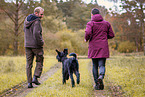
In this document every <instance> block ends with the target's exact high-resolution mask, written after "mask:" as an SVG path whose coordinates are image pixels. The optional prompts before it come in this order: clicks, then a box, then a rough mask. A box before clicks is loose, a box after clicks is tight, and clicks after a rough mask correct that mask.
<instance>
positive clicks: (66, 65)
mask: <svg viewBox="0 0 145 97" xmlns="http://www.w3.org/2000/svg"><path fill="white" fill-rule="evenodd" d="M56 52H57V53H58V55H57V56H56V58H57V60H58V62H62V75H63V80H62V82H63V84H65V83H66V80H68V79H69V76H70V78H71V83H72V87H74V86H75V81H74V78H73V73H75V75H76V77H77V84H79V83H80V73H79V64H78V60H77V59H76V57H77V55H76V54H75V53H70V54H69V56H73V57H72V58H67V55H68V49H64V51H63V52H59V51H58V50H56Z"/></svg>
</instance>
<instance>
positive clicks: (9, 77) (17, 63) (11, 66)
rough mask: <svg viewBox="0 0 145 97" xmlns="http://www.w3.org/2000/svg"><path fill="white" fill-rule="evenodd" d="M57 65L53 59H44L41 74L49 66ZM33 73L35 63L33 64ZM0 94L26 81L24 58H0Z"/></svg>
mask: <svg viewBox="0 0 145 97" xmlns="http://www.w3.org/2000/svg"><path fill="white" fill-rule="evenodd" d="M55 63H57V60H56V59H55V58H54V57H48V56H46V57H45V60H44V67H43V73H45V72H46V71H48V70H49V69H50V67H51V66H53V65H54V64H55ZM33 64H34V66H33V71H34V67H35V62H34V63H33ZM0 73H1V74H2V76H0V93H1V92H2V91H4V90H6V89H9V88H11V87H13V86H15V85H17V84H19V83H21V82H24V81H26V58H25V57H24V56H17V57H8V56H1V57H0Z"/></svg>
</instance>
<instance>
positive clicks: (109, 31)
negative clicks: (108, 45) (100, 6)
mask: <svg viewBox="0 0 145 97" xmlns="http://www.w3.org/2000/svg"><path fill="white" fill-rule="evenodd" d="M113 37H115V34H114V32H113V30H112V27H111V24H110V23H108V33H107V38H108V39H112V38H113Z"/></svg>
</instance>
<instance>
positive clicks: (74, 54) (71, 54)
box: [69, 53, 77, 59]
mask: <svg viewBox="0 0 145 97" xmlns="http://www.w3.org/2000/svg"><path fill="white" fill-rule="evenodd" d="M69 56H73V57H75V59H76V58H77V54H76V53H70V54H69Z"/></svg>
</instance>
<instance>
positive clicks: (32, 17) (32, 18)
mask: <svg viewBox="0 0 145 97" xmlns="http://www.w3.org/2000/svg"><path fill="white" fill-rule="evenodd" d="M36 20H40V18H39V17H37V16H36V15H35V14H30V15H28V16H27V17H26V19H25V22H24V27H26V28H29V27H30V26H31V25H32V24H33V22H34V21H36Z"/></svg>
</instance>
